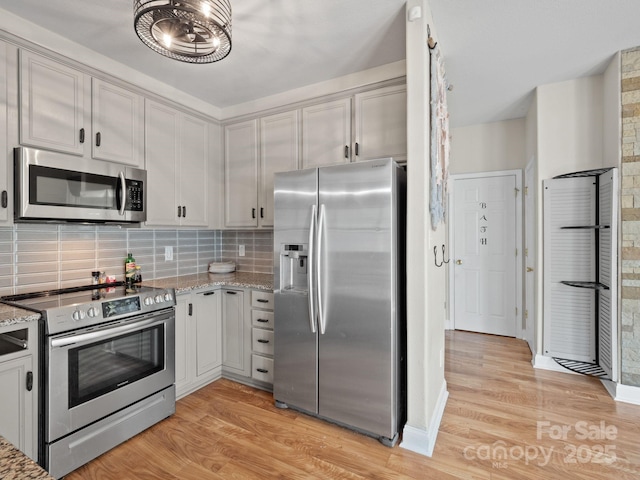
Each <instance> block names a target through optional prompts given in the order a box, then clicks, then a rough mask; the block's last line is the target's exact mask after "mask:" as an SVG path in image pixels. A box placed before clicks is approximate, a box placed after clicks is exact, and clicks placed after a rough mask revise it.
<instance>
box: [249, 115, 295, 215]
mask: <svg viewBox="0 0 640 480" xmlns="http://www.w3.org/2000/svg"><path fill="white" fill-rule="evenodd" d="M298 123H299V121H298V111H297V110H293V111H291V112H285V113H280V114H277V115H269V116H267V117H262V118H261V119H260V184H259V186H258V188H259V192H260V197H259V198H260V202H259V205H258V213H259V215H258V216H259V220H258V224H259V226H261V227H273V175H274V174H275V173H277V172H287V171H289V170H297V169H298V157H299V153H298V152H299V141H298V128H299V127H298Z"/></svg>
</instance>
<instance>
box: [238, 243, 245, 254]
mask: <svg viewBox="0 0 640 480" xmlns="http://www.w3.org/2000/svg"><path fill="white" fill-rule="evenodd" d="M238 256H239V257H244V245H238Z"/></svg>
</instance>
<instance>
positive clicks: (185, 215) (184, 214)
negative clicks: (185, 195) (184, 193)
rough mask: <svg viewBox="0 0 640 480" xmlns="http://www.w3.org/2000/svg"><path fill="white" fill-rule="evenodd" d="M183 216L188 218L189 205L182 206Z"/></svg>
mask: <svg viewBox="0 0 640 480" xmlns="http://www.w3.org/2000/svg"><path fill="white" fill-rule="evenodd" d="M182 218H187V207H185V206H184V205H183V206H182Z"/></svg>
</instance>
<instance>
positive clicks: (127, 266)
mask: <svg viewBox="0 0 640 480" xmlns="http://www.w3.org/2000/svg"><path fill="white" fill-rule="evenodd" d="M135 274H136V260H135V259H134V258H133V255H131V253H129V254H128V255H127V258H126V259H125V260H124V280H125V285H126V287H127V288H133V282H134V276H135Z"/></svg>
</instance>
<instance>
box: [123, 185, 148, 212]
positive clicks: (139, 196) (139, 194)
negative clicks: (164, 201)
mask: <svg viewBox="0 0 640 480" xmlns="http://www.w3.org/2000/svg"><path fill="white" fill-rule="evenodd" d="M143 199H144V189H143V183H142V182H141V181H139V180H128V179H127V200H126V202H127V203H126V206H125V208H126V209H127V210H131V211H134V212H142V211H143V210H144V200H143Z"/></svg>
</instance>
